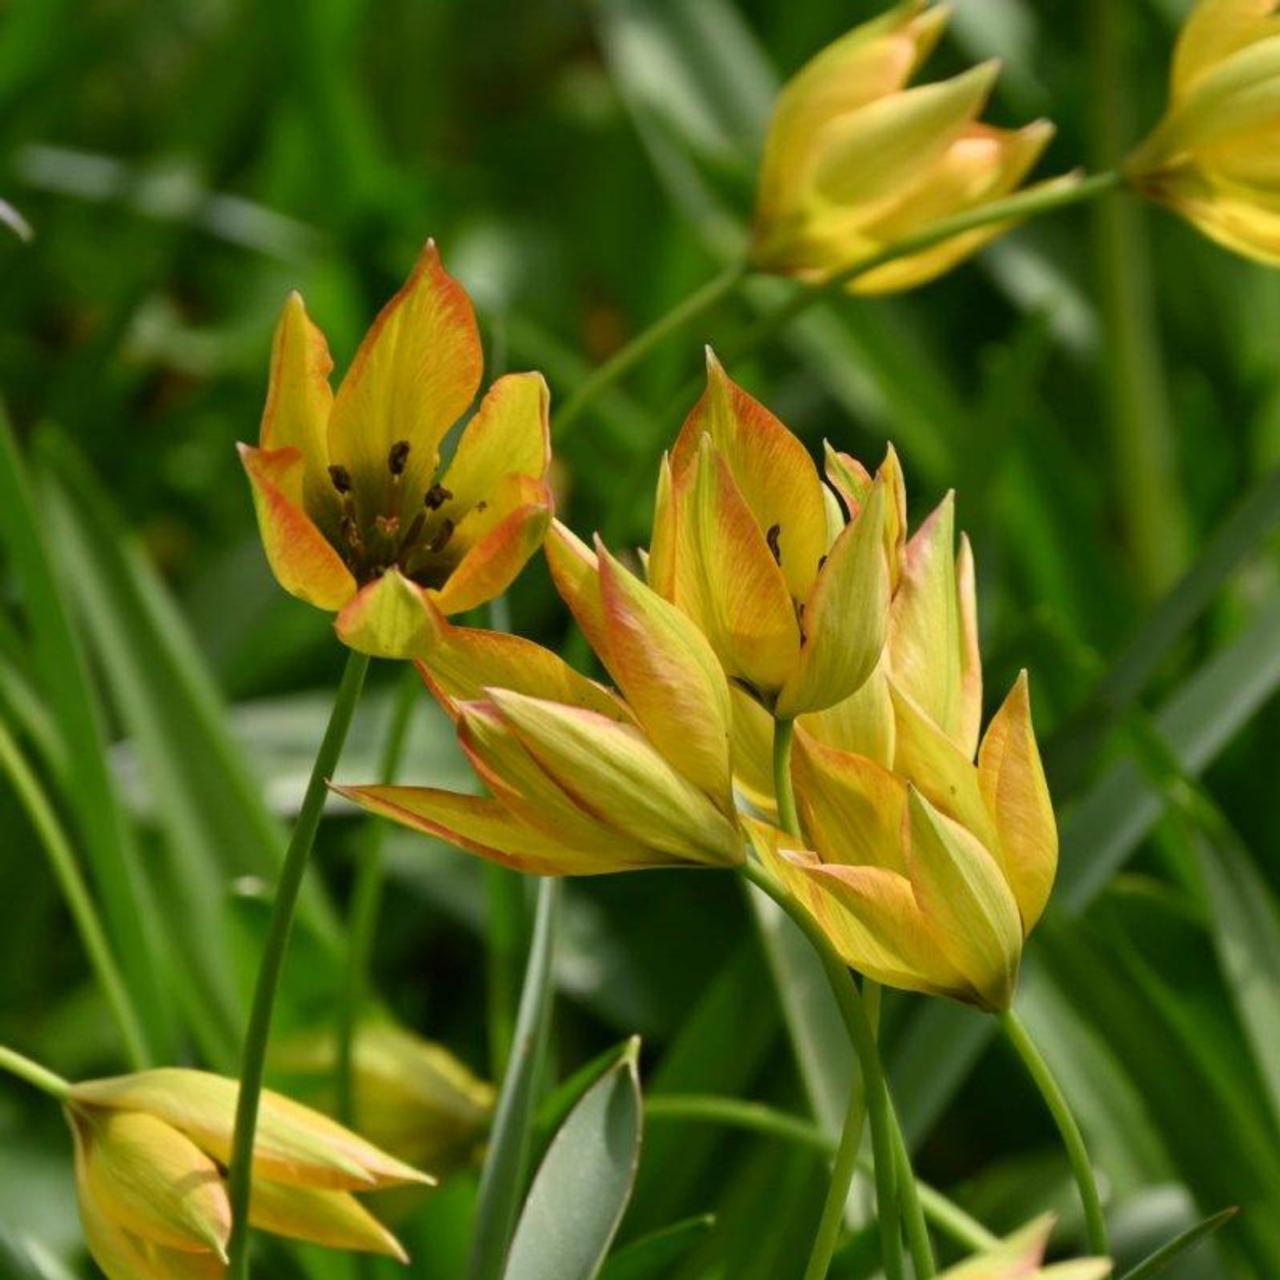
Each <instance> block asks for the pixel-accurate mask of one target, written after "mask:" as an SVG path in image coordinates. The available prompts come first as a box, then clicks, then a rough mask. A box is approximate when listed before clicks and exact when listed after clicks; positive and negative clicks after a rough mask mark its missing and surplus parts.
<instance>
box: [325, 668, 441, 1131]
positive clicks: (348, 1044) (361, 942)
mask: <svg viewBox="0 0 1280 1280" xmlns="http://www.w3.org/2000/svg"><path fill="white" fill-rule="evenodd" d="M421 694H422V681H421V679H420V678H419V676H418V673H417V671H416V670H415V669H414V667H413V666H407V667H406V668H405V671H404V675H403V676H402V677H401V679H400V687H399V689H398V690H397V692H396V697H395V705H394V706H393V707H392V710H391V723H390V725H389V726H388V728H387V736H386V740H385V742H384V744H383V748H382V760H381V761H380V762H379V768H378V777H379V779H380V780H381V781H383V782H385V783H391V782H394V781H395V780H396V776H397V775H398V774H399V772H400V761H401V759H402V757H403V756H404V748H405V743H406V742H407V741H408V738H409V725H410V723H411V722H412V719H413V709H414V707H415V706H417V704H418V698H419V697H420V696H421ZM386 834H387V823H386V821H385V820H384V819H382V818H370V819H368V821H367V822H366V824H365V828H364V834H363V839H362V841H361V846H360V852H359V870H358V871H357V872H356V882H355V888H354V889H353V890H352V893H351V914H350V916H349V917H348V920H347V939H348V941H347V957H346V959H347V963H346V971H345V973H344V974H343V981H342V993H341V996H340V998H339V1001H338V1025H337V1040H338V1044H337V1061H336V1063H335V1083H336V1086H337V1089H336V1092H337V1099H338V1118H339V1119H340V1120H341V1121H342V1123H343V1124H345V1125H354V1124H355V1123H356V1107H355V1084H354V1075H353V1071H352V1059H353V1056H354V1053H355V1040H356V1028H357V1026H358V1024H359V1022H360V1011H361V1008H362V1006H363V1005H364V1002H365V998H366V995H367V993H368V990H369V962H370V958H371V957H372V955H373V937H374V934H375V933H376V932H377V929H378V915H379V911H380V909H381V907H382V886H383V867H382V845H383V841H384V840H385V839H386Z"/></svg>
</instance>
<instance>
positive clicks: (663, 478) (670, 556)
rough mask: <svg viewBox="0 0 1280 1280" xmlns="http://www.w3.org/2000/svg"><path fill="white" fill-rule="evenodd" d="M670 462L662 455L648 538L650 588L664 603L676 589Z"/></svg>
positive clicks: (672, 595)
mask: <svg viewBox="0 0 1280 1280" xmlns="http://www.w3.org/2000/svg"><path fill="white" fill-rule="evenodd" d="M672 490H673V482H672V479H671V459H670V458H669V457H668V456H667V455H666V454H664V455H663V458H662V465H661V467H660V468H659V469H658V489H657V493H656V494H655V496H654V500H653V533H652V535H651V536H650V539H649V562H648V565H647V566H646V567H647V570H648V578H649V585H650V586H651V587H652V588H653V589H654V590H655V591H656V592H657V593H658V594H659V595H660V596H662V598H663V599H664V600H674V599H675V590H676V560H675V557H676V547H677V546H678V545H679V534H678V533H677V531H676V505H675V497H674V494H673V492H672Z"/></svg>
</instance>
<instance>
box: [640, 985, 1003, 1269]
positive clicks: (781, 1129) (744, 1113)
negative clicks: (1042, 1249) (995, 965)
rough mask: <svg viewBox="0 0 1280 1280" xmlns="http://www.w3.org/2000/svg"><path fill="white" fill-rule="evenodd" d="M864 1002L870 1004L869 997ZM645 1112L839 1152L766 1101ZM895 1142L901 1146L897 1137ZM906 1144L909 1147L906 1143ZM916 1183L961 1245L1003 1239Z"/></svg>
mask: <svg viewBox="0 0 1280 1280" xmlns="http://www.w3.org/2000/svg"><path fill="white" fill-rule="evenodd" d="M863 1003H864V1004H865V1003H866V1000H865V997H864V1000H863ZM644 1114H645V1123H646V1124H648V1123H651V1122H655V1121H656V1122H659V1123H661V1122H662V1121H664V1120H692V1121H699V1120H701V1121H703V1122H705V1123H707V1124H719V1125H724V1126H726V1127H728V1128H732V1129H742V1130H744V1131H746V1132H748V1133H757V1134H760V1135H761V1136H762V1137H766V1138H780V1139H781V1140H782V1141H784V1142H792V1143H795V1144H796V1145H797V1146H801V1147H809V1148H811V1149H812V1150H814V1151H816V1152H820V1153H821V1154H822V1155H824V1156H827V1157H831V1156H834V1155H835V1153H836V1144H835V1143H834V1142H832V1141H831V1138H830V1137H829V1136H828V1135H827V1133H826V1132H825V1131H824V1130H823V1129H822V1128H821V1127H820V1126H818V1125H816V1124H814V1122H813V1121H812V1120H806V1119H804V1118H803V1117H801V1116H794V1115H791V1114H790V1113H789V1112H786V1111H779V1110H778V1109H777V1108H775V1107H770V1106H768V1105H766V1104H765V1103H762V1102H748V1101H745V1100H743V1099H742V1098H725V1097H721V1096H720V1095H718V1094H701V1093H688V1094H685V1093H661V1094H657V1095H655V1096H653V1097H650V1098H649V1099H647V1100H646V1102H645V1105H644ZM895 1128H896V1126H895ZM897 1132H899V1133H900V1132H901V1130H900V1129H898V1130H897ZM895 1145H898V1144H897V1142H896V1139H895ZM902 1149H903V1150H905V1147H903V1148H902ZM858 1168H859V1169H861V1170H862V1171H863V1172H864V1173H868V1174H872V1173H874V1172H875V1170H874V1166H873V1165H872V1163H871V1162H870V1161H869V1160H864V1159H862V1158H859V1160H858ZM916 1185H917V1187H918V1189H919V1193H920V1205H921V1208H922V1209H923V1211H924V1215H925V1217H926V1218H928V1219H929V1221H930V1222H932V1223H933V1224H934V1226H936V1227H937V1228H938V1230H939V1231H942V1232H945V1233H946V1234H947V1235H949V1236H950V1237H951V1238H952V1239H953V1240H955V1241H956V1243H957V1244H961V1245H963V1246H964V1247H965V1248H966V1249H968V1250H970V1251H972V1252H976V1253H985V1252H987V1251H988V1250H990V1249H993V1248H995V1246H996V1245H997V1244H999V1243H1000V1238H999V1237H998V1236H997V1235H996V1234H995V1233H994V1232H992V1231H988V1230H987V1228H986V1227H985V1226H983V1225H982V1223H981V1222H979V1221H978V1220H977V1218H974V1217H972V1216H971V1215H970V1214H968V1213H966V1212H965V1211H964V1210H963V1209H962V1208H961V1207H960V1206H959V1205H958V1204H956V1203H955V1202H954V1201H953V1200H949V1199H948V1198H947V1197H946V1196H944V1195H943V1194H942V1192H940V1191H937V1190H936V1189H934V1188H933V1187H931V1186H929V1185H928V1184H927V1183H924V1182H917V1184H916Z"/></svg>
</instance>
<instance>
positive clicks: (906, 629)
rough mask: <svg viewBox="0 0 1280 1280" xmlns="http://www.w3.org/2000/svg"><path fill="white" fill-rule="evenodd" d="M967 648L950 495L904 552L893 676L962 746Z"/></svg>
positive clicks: (892, 635)
mask: <svg viewBox="0 0 1280 1280" xmlns="http://www.w3.org/2000/svg"><path fill="white" fill-rule="evenodd" d="M966 644H967V641H966V637H965V635H964V627H963V626H962V623H961V600H960V590H959V586H958V584H957V581H956V554H955V498H954V495H952V494H947V496H946V497H945V498H944V499H943V500H942V502H941V503H940V504H939V505H938V507H937V508H936V509H935V510H934V511H933V513H932V514H931V515H930V516H929V517H928V519H926V520H925V522H924V523H923V524H922V525H921V526H920V528H919V529H917V530H916V532H915V534H914V536H913V537H912V538H911V540H910V541H909V542H908V543H907V545H906V549H905V551H904V554H903V561H902V577H901V580H900V581H899V583H898V590H897V592H896V593H895V594H894V597H893V605H892V608H891V610H890V617H889V664H890V671H889V673H890V675H891V676H892V677H893V680H894V683H895V684H896V685H897V686H898V688H899V689H901V690H902V691H903V692H904V693H905V694H907V696H908V697H909V698H910V699H911V700H912V702H914V703H915V704H916V706H917V707H919V708H920V710H921V711H923V712H924V713H925V715H927V716H928V717H929V718H930V719H931V720H933V722H934V723H935V724H936V725H937V726H938V728H939V729H941V730H942V731H943V733H945V734H946V735H947V736H948V737H949V738H951V739H952V740H953V741H955V742H957V744H959V740H960V738H961V729H962V727H963V726H964V725H965V724H966V723H967V719H968V716H969V715H970V709H969V707H968V706H967V704H966V703H965V698H964V695H965V690H964V688H963V679H962V676H961V664H962V661H963V660H964V654H965V649H966Z"/></svg>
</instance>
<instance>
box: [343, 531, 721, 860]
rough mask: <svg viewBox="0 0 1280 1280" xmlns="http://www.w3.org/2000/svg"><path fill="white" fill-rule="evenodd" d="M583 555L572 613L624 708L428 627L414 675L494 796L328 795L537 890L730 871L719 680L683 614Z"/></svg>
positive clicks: (508, 650) (544, 670)
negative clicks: (528, 878)
mask: <svg viewBox="0 0 1280 1280" xmlns="http://www.w3.org/2000/svg"><path fill="white" fill-rule="evenodd" d="M578 545H579V547H581V544H578ZM581 551H582V555H583V557H584V558H583V563H582V566H581V579H582V581H581V582H580V583H579V587H578V595H579V607H580V608H583V609H591V610H593V611H594V613H595V615H596V622H595V624H594V625H598V626H599V628H600V632H601V634H604V635H607V651H608V652H609V654H610V669H611V670H612V671H613V672H614V673H615V675H616V676H617V678H618V679H619V683H620V684H621V686H622V687H623V689H624V691H625V692H626V693H627V695H628V698H629V699H632V701H628V702H624V701H623V700H622V699H620V698H618V697H616V696H615V695H614V694H613V693H611V692H610V691H609V690H607V689H605V688H603V687H602V686H600V685H598V684H596V683H595V682H594V681H591V680H588V679H586V677H584V676H581V675H579V674H578V673H577V672H575V671H574V670H573V669H572V668H571V667H569V666H568V665H567V664H566V663H565V662H563V661H562V660H561V659H560V658H558V657H557V656H556V655H555V654H553V653H551V652H550V651H549V650H546V649H543V648H541V647H540V646H538V645H536V644H533V643H532V642H530V641H528V640H523V639H521V638H519V637H517V636H511V635H503V634H501V633H498V632H489V631H482V630H478V629H472V628H462V627H455V626H452V625H451V624H450V623H449V622H448V621H447V620H446V619H445V618H443V617H442V616H441V615H440V614H439V613H438V612H435V611H433V612H431V613H430V615H429V616H430V617H431V619H432V624H431V626H432V630H431V634H430V635H429V636H428V637H426V638H425V639H423V640H421V641H420V654H419V667H420V669H421V671H422V672H423V675H424V676H425V677H426V679H427V682H428V684H429V685H430V687H431V688H432V691H433V692H434V693H435V695H436V697H437V698H438V700H439V701H440V703H441V705H442V706H443V707H444V709H445V711H446V712H447V713H448V714H449V715H450V716H451V717H452V718H453V720H454V723H455V725H456V726H457V732H458V738H459V741H460V742H461V744H462V748H463V750H464V751H465V752H466V754H467V755H468V757H469V758H470V760H471V763H472V765H473V767H474V768H475V771H476V773H477V775H478V776H479V778H480V779H481V781H483V782H484V784H485V785H486V787H487V788H488V790H489V792H490V793H491V794H490V795H489V796H488V797H479V796H473V795H459V794H456V793H454V792H450V791H442V790H439V789H436V788H434V787H408V786H355V787H335V790H337V791H338V792H339V793H341V794H342V795H345V796H347V797H348V798H349V799H351V800H353V801H355V802H356V803H357V804H360V805H362V806H364V808H366V809H368V810H370V811H372V812H374V813H379V814H382V815H383V816H385V817H388V818H391V819H392V820H394V821H396V822H399V823H401V824H403V825H405V826H408V827H412V828H414V829H416V830H419V831H423V832H426V833H427V834H429V835H433V836H436V837H437V838H439V839H442V840H446V841H448V842H449V843H451V844H454V845H457V846H458V847H460V848H462V849H465V850H468V851H470V852H472V853H475V854H478V855H479V856H481V857H484V858H488V859H490V860H492V861H495V862H499V863H502V864H503V865H505V866H509V867H513V868H515V869H517V870H520V871H527V872H531V873H534V874H538V875H596V874H601V873H604V872H611V871H626V870H633V869H638V868H642V867H658V866H670V865H673V864H696V865H704V866H705V865H712V866H735V865H738V864H739V863H741V862H742V860H743V857H744V852H743V848H742V840H741V836H740V834H739V831H738V826H737V820H736V815H735V811H734V808H733V798H732V787H731V774H730V769H729V720H728V705H729V699H728V690H727V688H726V687H725V683H724V676H723V673H722V672H721V671H720V669H719V666H718V664H717V663H716V662H715V659H714V656H713V655H712V654H711V653H710V650H709V648H708V647H707V646H706V642H705V640H703V638H702V637H701V636H700V635H699V634H698V632H697V629H696V628H695V627H694V626H693V625H692V623H690V622H689V620H688V619H687V618H685V617H684V616H683V615H682V614H681V613H680V612H679V611H678V610H677V609H675V608H673V607H672V606H671V605H669V604H668V603H667V602H666V601H664V600H662V599H661V598H660V597H659V596H657V595H656V594H655V593H654V592H653V591H651V590H650V589H649V588H648V587H646V586H645V585H644V583H642V582H641V581H640V580H639V579H637V578H636V577H635V576H634V575H633V574H631V573H629V572H628V571H627V570H626V569H625V568H623V566H622V565H620V564H618V563H617V561H615V560H613V559H612V558H611V557H609V556H608V555H607V554H606V553H604V552H603V551H601V553H600V555H599V557H598V558H597V556H596V555H595V554H594V553H591V552H589V551H587V550H586V548H581ZM717 743H718V745H717Z"/></svg>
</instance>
